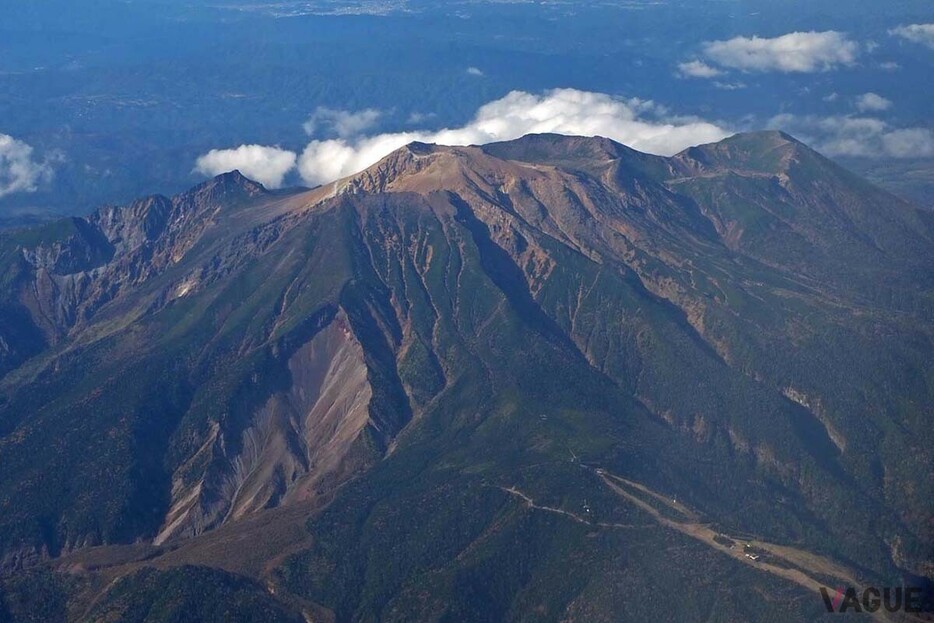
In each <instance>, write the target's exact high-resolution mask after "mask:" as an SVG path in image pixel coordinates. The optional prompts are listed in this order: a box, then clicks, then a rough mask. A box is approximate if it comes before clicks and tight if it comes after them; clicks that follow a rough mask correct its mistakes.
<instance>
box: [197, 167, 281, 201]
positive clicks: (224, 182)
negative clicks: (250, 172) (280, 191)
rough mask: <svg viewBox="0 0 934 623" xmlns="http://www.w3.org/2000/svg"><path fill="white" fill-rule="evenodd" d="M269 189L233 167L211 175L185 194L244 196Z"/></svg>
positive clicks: (265, 192) (258, 193) (223, 196)
mask: <svg viewBox="0 0 934 623" xmlns="http://www.w3.org/2000/svg"><path fill="white" fill-rule="evenodd" d="M268 192H269V191H267V190H266V188H265V187H264V186H263V185H262V184H260V183H259V182H254V181H253V180H251V179H250V178H248V177H246V176H245V175H243V174H242V173H240V171H239V170H237V169H234V170H233V171H228V172H227V173H221V174H220V175H218V176H216V177H213V178H211V179H209V180H207V181H205V182H203V183H201V184H199V185H197V186H195V187H194V188H192V189H191V190H190V191H188V193H187V194H191V195H193V196H198V197H211V198H216V199H220V198H227V197H229V198H233V197H236V196H238V195H240V196H243V197H244V198H248V197H256V196H259V195H264V194H267V193H268Z"/></svg>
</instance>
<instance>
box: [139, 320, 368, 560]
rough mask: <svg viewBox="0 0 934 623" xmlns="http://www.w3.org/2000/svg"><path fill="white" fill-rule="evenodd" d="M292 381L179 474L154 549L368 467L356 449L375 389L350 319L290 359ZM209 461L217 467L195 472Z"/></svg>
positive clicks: (208, 443) (214, 438) (215, 436)
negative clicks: (237, 431)
mask: <svg viewBox="0 0 934 623" xmlns="http://www.w3.org/2000/svg"><path fill="white" fill-rule="evenodd" d="M288 376H289V378H288V379H287V386H288V389H287V390H285V391H282V392H277V393H274V394H273V395H271V396H269V398H268V399H267V401H266V402H265V404H263V406H262V407H261V408H260V409H258V410H257V412H256V414H255V415H254V417H253V418H252V423H251V425H250V426H249V427H248V428H247V429H246V430H244V431H243V433H242V435H241V438H240V439H239V440H237V441H238V442H239V443H236V444H234V443H231V440H229V439H226V438H225V437H224V435H223V434H221V433H220V431H219V428H218V427H214V428H212V430H211V432H210V434H209V435H208V438H207V439H206V440H205V444H204V445H203V446H202V447H201V448H199V449H198V451H197V452H196V453H195V454H194V455H193V456H192V457H191V458H190V459H189V460H188V461H187V462H186V463H185V464H184V465H182V466H181V467H180V468H179V470H177V472H176V475H175V477H174V479H173V486H172V506H171V508H170V509H169V512H168V513H167V515H166V519H165V522H164V525H163V526H162V528H161V529H160V531H159V534H158V535H157V536H156V538H155V540H154V542H155V544H156V545H159V544H161V543H163V542H164V541H166V540H168V539H170V538H173V537H178V536H194V535H196V534H200V533H201V532H203V531H204V530H207V529H210V528H212V527H215V526H217V525H220V524H222V523H225V522H228V521H236V520H237V519H241V518H243V517H245V516H247V515H249V514H251V513H254V512H256V511H259V510H262V509H265V508H271V507H274V506H278V505H280V504H285V503H288V502H290V501H303V500H307V499H309V498H311V497H313V496H314V495H316V493H317V491H318V487H319V485H321V484H322V483H324V485H325V486H326V487H329V488H332V487H335V486H337V485H339V484H340V483H341V482H343V481H344V480H346V478H348V477H349V476H350V475H352V474H353V473H354V472H355V471H356V470H357V469H359V468H360V467H362V465H361V460H362V458H363V455H362V454H360V453H355V445H358V444H360V443H362V440H361V435H362V434H363V433H364V430H365V428H366V426H367V425H368V424H370V419H369V417H370V416H369V406H370V400H371V399H372V397H373V391H372V388H371V387H370V384H369V381H368V379H367V367H366V362H365V361H364V355H363V349H362V347H361V346H360V343H359V342H358V341H357V340H356V338H355V337H354V336H353V333H352V331H351V329H350V325H349V322H348V321H347V318H346V316H344V315H343V314H340V315H338V316H336V317H335V318H334V320H333V321H332V322H331V323H330V324H328V325H327V326H326V327H325V328H323V329H322V330H321V331H320V332H318V333H317V334H316V335H315V336H314V337H313V338H312V339H311V340H310V341H309V342H307V343H306V344H304V345H303V346H302V347H301V348H299V349H298V351H297V352H296V353H295V354H294V355H292V356H291V357H290V358H289V360H288ZM233 448H236V450H233ZM204 462H207V463H209V464H210V465H211V466H212V467H211V468H209V469H208V470H207V471H205V472H203V473H200V474H198V473H197V472H194V473H193V471H194V470H196V469H197V465H199V464H202V463H204ZM186 481H189V482H186Z"/></svg>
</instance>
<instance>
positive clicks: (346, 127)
mask: <svg viewBox="0 0 934 623" xmlns="http://www.w3.org/2000/svg"><path fill="white" fill-rule="evenodd" d="M382 115H383V113H382V112H381V111H379V110H376V109H373V108H367V109H366V110H360V111H357V112H349V111H346V110H336V109H334V108H326V107H324V106H319V107H318V108H317V109H316V110H315V112H314V113H312V115H311V117H309V119H308V121H306V122H305V123H304V125H302V128H303V129H304V130H305V134H307V135H308V136H314V135H316V134H318V133H319V132H321V131H322V130H323V131H325V132H330V133H332V134H334V135H336V136H338V137H340V138H349V137H351V136H357V135H358V134H360V133H362V132H365V131H366V130H369V129H370V128H372V127H373V126H374V125H376V122H377V121H379V118H380V117H381V116H382Z"/></svg>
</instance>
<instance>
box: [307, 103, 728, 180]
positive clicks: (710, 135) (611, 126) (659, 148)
mask: <svg viewBox="0 0 934 623" xmlns="http://www.w3.org/2000/svg"><path fill="white" fill-rule="evenodd" d="M545 132H552V133H557V134H569V135H582V136H596V135H599V136H605V137H608V138H611V139H614V140H616V141H619V142H621V143H624V144H626V145H629V146H630V147H633V148H635V149H639V150H641V151H646V152H650V153H656V154H664V155H670V154H674V153H676V152H678V151H681V150H682V149H684V148H686V147H689V146H691V145H697V144H700V143H708V142H714V141H718V140H720V139H722V138H725V137H726V136H728V135H729V134H730V132H729V131H727V130H726V129H724V128H722V127H720V126H718V125H715V124H713V123H710V122H707V121H704V120H701V119H697V118H693V117H672V116H670V115H669V114H668V113H667V112H666V110H665V109H664V108H663V107H661V106H658V105H656V104H655V103H653V102H651V101H645V100H638V99H620V98H617V97H613V96H610V95H607V94H604V93H592V92H587V91H578V90H575V89H555V90H553V91H548V92H546V93H544V94H543V95H534V94H531V93H526V92H523V91H513V92H512V93H509V94H508V95H506V96H505V97H503V98H501V99H498V100H495V101H493V102H490V103H488V104H486V105H484V106H482V107H481V108H480V109H479V110H478V111H477V113H476V114H475V116H474V118H473V119H472V120H471V121H470V122H468V123H467V124H466V125H464V126H462V127H459V128H445V129H441V130H438V131H411V132H397V133H389V134H379V135H376V136H369V137H359V138H355V139H332V140H325V141H312V142H311V143H309V144H308V146H307V147H306V148H305V151H304V153H302V155H301V157H300V158H299V161H298V167H299V173H300V174H301V175H302V178H303V179H304V180H305V181H306V182H307V183H309V184H323V183H326V182H330V181H333V180H335V179H338V178H340V177H343V176H345V175H350V174H352V173H356V172H357V171H360V170H362V169H365V168H366V167H368V166H370V165H372V164H374V163H376V162H378V161H379V160H380V159H381V158H383V157H384V156H386V155H388V154H389V153H391V152H392V151H394V150H396V149H398V148H400V147H402V146H403V145H406V144H408V143H411V142H412V141H421V142H425V143H439V144H443V145H472V144H484V143H490V142H495V141H504V140H511V139H515V138H519V137H521V136H524V135H526V134H531V133H545Z"/></svg>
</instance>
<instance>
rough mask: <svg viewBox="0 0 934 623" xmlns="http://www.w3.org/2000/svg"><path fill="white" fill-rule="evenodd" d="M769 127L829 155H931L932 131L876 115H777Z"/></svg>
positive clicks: (933, 136)
mask: <svg viewBox="0 0 934 623" xmlns="http://www.w3.org/2000/svg"><path fill="white" fill-rule="evenodd" d="M768 125H769V127H771V128H776V129H781V130H785V131H788V132H790V133H792V134H794V135H795V136H797V137H798V138H800V139H801V140H803V141H804V142H806V143H808V144H810V145H811V146H812V147H814V148H815V149H817V150H818V151H820V152H822V153H823V154H825V155H828V156H859V157H865V158H881V157H888V158H923V157H930V156H934V131H931V130H930V129H928V128H917V127H915V128H893V127H892V126H890V125H889V124H888V123H886V122H885V121H882V120H881V119H876V118H875V117H859V116H831V117H817V116H813V115H809V116H796V115H790V114H784V115H778V116H777V117H774V118H772V119H771V120H770V121H769V123H768Z"/></svg>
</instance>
